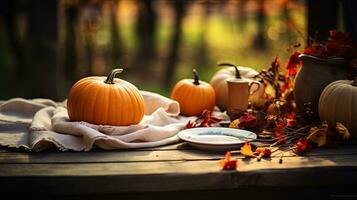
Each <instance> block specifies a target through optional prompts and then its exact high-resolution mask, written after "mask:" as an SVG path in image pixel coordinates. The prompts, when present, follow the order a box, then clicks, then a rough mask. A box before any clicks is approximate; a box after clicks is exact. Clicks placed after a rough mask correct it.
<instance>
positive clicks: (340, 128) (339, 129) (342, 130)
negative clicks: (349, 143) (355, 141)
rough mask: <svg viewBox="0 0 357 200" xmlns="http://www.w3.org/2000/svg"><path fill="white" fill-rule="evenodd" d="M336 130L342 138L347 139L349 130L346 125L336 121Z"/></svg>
mask: <svg viewBox="0 0 357 200" xmlns="http://www.w3.org/2000/svg"><path fill="white" fill-rule="evenodd" d="M336 132H337V134H338V135H339V136H341V137H342V139H345V140H348V138H349V137H350V132H349V131H348V129H347V128H346V126H344V125H343V124H342V123H340V122H336Z"/></svg>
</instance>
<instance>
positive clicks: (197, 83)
mask: <svg viewBox="0 0 357 200" xmlns="http://www.w3.org/2000/svg"><path fill="white" fill-rule="evenodd" d="M192 72H193V76H194V77H195V78H194V81H193V84H195V85H199V84H200V78H199V77H198V74H197V71H196V69H193V70H192Z"/></svg>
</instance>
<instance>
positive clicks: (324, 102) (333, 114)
mask: <svg viewBox="0 0 357 200" xmlns="http://www.w3.org/2000/svg"><path fill="white" fill-rule="evenodd" d="M318 110H319V116H320V119H321V120H322V121H327V122H328V123H329V124H330V125H333V126H334V125H335V124H336V122H340V123H342V124H343V125H345V126H346V127H347V129H348V130H349V132H350V133H351V136H352V137H354V138H356V137H357V77H356V78H355V79H354V80H353V81H351V80H339V81H334V82H332V83H330V84H329V85H327V86H326V87H325V89H324V90H323V92H322V94H321V96H320V99H319V104H318Z"/></svg>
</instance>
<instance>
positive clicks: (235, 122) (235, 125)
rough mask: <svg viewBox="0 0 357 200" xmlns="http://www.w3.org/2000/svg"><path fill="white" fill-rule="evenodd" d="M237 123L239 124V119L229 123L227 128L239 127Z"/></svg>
mask: <svg viewBox="0 0 357 200" xmlns="http://www.w3.org/2000/svg"><path fill="white" fill-rule="evenodd" d="M239 124H240V121H239V119H235V120H233V121H232V122H231V123H230V124H229V128H239Z"/></svg>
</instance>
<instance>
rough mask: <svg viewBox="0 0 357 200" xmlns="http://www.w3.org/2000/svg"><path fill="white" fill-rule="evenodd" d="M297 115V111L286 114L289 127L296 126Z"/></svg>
mask: <svg viewBox="0 0 357 200" xmlns="http://www.w3.org/2000/svg"><path fill="white" fill-rule="evenodd" d="M295 117H296V115H295V113H290V114H287V115H286V126H287V127H294V126H296V124H297V123H296V119H295Z"/></svg>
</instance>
